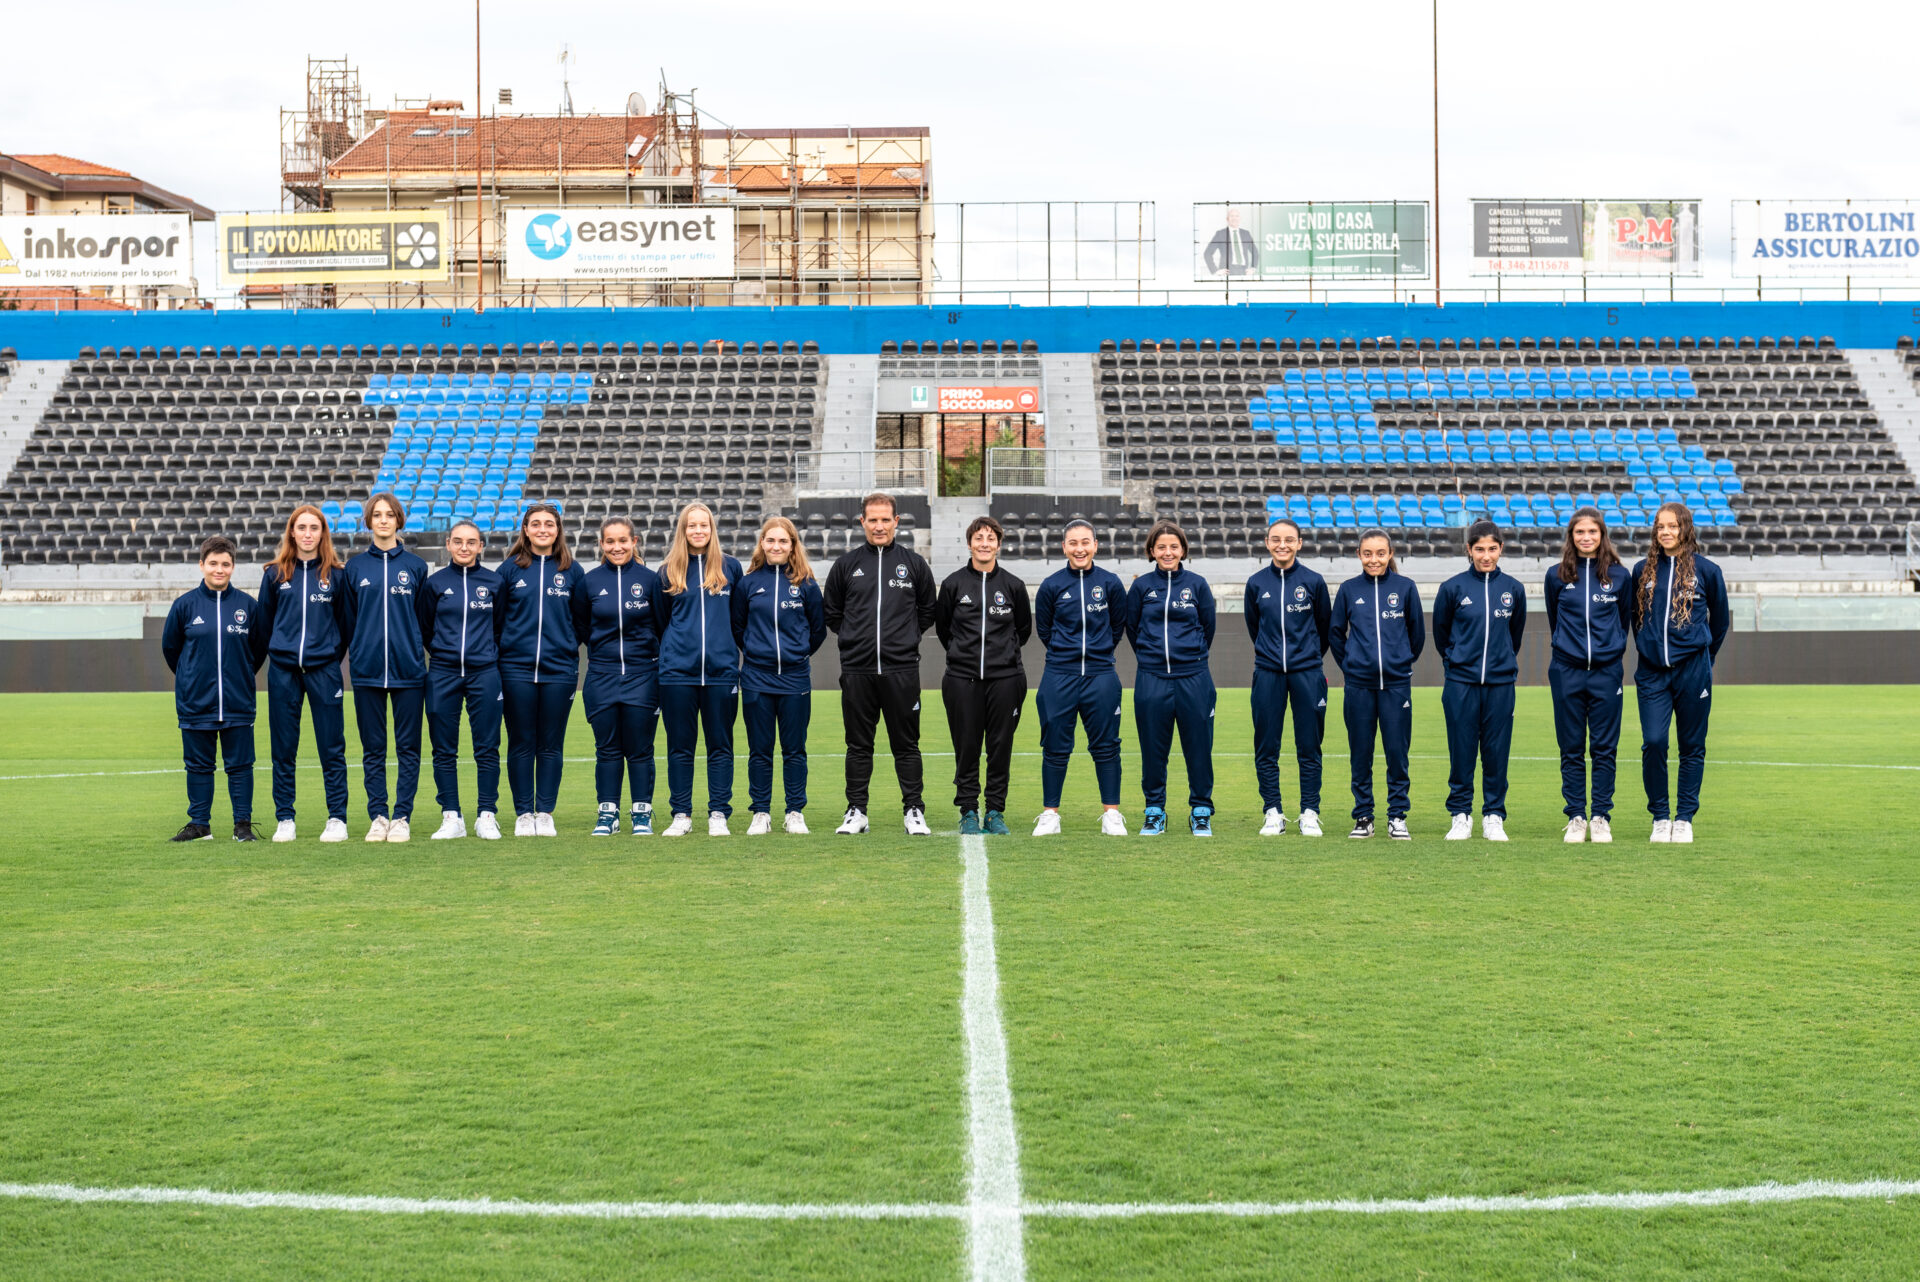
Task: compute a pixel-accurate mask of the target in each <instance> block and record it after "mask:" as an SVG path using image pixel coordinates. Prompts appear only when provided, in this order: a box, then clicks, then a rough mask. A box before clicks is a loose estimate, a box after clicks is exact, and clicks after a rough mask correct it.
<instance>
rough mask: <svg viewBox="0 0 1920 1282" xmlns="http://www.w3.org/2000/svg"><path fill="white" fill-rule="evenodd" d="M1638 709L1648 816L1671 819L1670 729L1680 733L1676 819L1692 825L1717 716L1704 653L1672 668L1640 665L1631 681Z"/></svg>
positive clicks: (1708, 658)
mask: <svg viewBox="0 0 1920 1282" xmlns="http://www.w3.org/2000/svg"><path fill="white" fill-rule="evenodd" d="M1633 693H1634V696H1635V698H1637V699H1638V700H1639V703H1640V777H1641V779H1642V780H1643V781H1644V782H1645V784H1646V786H1647V811H1648V813H1650V814H1651V815H1652V816H1653V817H1654V818H1655V819H1665V818H1667V817H1668V815H1667V726H1668V723H1669V721H1671V722H1673V723H1674V724H1676V725H1678V727H1679V731H1680V797H1679V800H1678V803H1677V804H1676V805H1675V806H1674V808H1673V815H1672V817H1673V818H1675V819H1685V820H1686V821H1687V822H1689V823H1691V822H1692V821H1693V817H1694V815H1695V814H1697V813H1699V810H1700V780H1701V778H1702V777H1703V776H1705V774H1706V773H1707V721H1708V718H1709V714H1711V713H1712V711H1713V659H1712V657H1711V656H1710V655H1708V654H1707V652H1706V651H1705V650H1702V651H1701V652H1700V653H1698V654H1696V655H1694V656H1693V657H1692V658H1691V659H1685V660H1682V661H1681V662H1680V663H1678V664H1676V665H1675V666H1673V667H1671V668H1656V667H1654V666H1653V665H1651V664H1649V663H1647V662H1645V661H1644V660H1643V661H1642V662H1641V664H1640V667H1639V669H1638V671H1636V672H1635V673H1634V677H1633Z"/></svg>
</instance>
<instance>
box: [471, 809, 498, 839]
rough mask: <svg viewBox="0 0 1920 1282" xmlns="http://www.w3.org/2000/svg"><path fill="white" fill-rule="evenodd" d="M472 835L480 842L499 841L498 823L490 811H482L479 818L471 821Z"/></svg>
mask: <svg viewBox="0 0 1920 1282" xmlns="http://www.w3.org/2000/svg"><path fill="white" fill-rule="evenodd" d="M473 835H474V836H476V837H478V838H479V839H480V840H482V841H498V840H500V821H499V820H498V819H497V818H495V817H494V813H493V811H491V810H482V811H481V812H480V817H479V818H478V819H475V820H474V821H473Z"/></svg>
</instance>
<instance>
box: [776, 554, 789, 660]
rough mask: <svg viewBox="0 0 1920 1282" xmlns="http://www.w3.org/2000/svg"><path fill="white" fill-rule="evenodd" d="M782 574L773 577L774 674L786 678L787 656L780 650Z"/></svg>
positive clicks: (777, 573)
mask: <svg viewBox="0 0 1920 1282" xmlns="http://www.w3.org/2000/svg"><path fill="white" fill-rule="evenodd" d="M780 578H781V575H780V572H779V571H777V570H776V571H775V572H774V575H773V672H774V675H775V676H784V675H786V671H787V658H786V654H785V653H784V652H783V651H782V650H781V648H780Z"/></svg>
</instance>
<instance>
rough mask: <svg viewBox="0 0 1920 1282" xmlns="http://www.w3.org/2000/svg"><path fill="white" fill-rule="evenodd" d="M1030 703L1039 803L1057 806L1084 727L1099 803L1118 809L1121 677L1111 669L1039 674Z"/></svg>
mask: <svg viewBox="0 0 1920 1282" xmlns="http://www.w3.org/2000/svg"><path fill="white" fill-rule="evenodd" d="M1033 702H1034V712H1035V713H1036V714H1037V715H1038V716H1039V719H1040V804H1041V805H1043V806H1045V807H1046V808H1047V809H1049V810H1057V809H1059V808H1060V793H1061V791H1062V790H1063V789H1065V787H1066V784H1067V763H1068V762H1069V761H1071V760H1072V759H1073V735H1074V726H1075V725H1084V726H1086V728H1087V754H1088V755H1089V756H1091V757H1092V758H1093V777H1094V781H1095V782H1096V783H1098V784H1099V786H1100V804H1101V805H1103V806H1117V805H1119V804H1120V702H1121V699H1120V674H1119V673H1117V672H1115V671H1114V670H1113V669H1112V668H1108V669H1106V670H1105V671H1104V672H1090V673H1088V674H1087V675H1086V676H1081V675H1080V674H1079V673H1077V672H1056V671H1055V670H1054V669H1052V668H1048V669H1047V670H1046V671H1044V672H1042V673H1041V674H1040V689H1039V692H1038V693H1037V694H1036V695H1035V696H1034V701H1033Z"/></svg>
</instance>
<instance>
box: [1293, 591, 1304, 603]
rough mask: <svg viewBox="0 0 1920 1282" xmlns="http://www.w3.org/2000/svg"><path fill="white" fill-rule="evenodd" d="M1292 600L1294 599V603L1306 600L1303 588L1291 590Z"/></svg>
mask: <svg viewBox="0 0 1920 1282" xmlns="http://www.w3.org/2000/svg"><path fill="white" fill-rule="evenodd" d="M1293 599H1294V600H1296V601H1304V600H1306V599H1307V590H1306V589H1305V588H1295V589H1294V590H1293Z"/></svg>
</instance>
